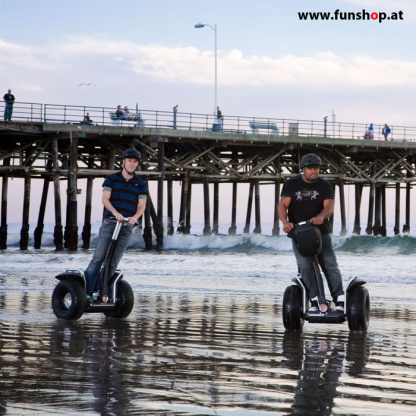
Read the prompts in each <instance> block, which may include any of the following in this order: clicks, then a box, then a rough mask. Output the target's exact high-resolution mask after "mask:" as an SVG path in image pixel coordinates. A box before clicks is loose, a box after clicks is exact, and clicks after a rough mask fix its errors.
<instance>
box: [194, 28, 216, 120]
mask: <svg viewBox="0 0 416 416" xmlns="http://www.w3.org/2000/svg"><path fill="white" fill-rule="evenodd" d="M205 26H208V27H210V28H211V29H212V30H213V31H214V34H215V106H214V114H216V111H217V24H216V23H215V25H214V26H212V25H209V24H207V23H197V24H196V25H195V26H194V27H195V29H200V28H202V27H205Z"/></svg>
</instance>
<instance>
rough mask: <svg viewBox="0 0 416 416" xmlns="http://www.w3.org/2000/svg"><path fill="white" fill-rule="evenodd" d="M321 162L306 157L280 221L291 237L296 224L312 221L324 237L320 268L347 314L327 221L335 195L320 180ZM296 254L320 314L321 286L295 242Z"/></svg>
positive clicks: (284, 196) (288, 188) (285, 195)
mask: <svg viewBox="0 0 416 416" xmlns="http://www.w3.org/2000/svg"><path fill="white" fill-rule="evenodd" d="M321 165H322V162H321V158H320V157H319V156H318V155H315V154H314V153H310V154H307V155H305V156H304V157H303V158H302V160H301V165H300V166H301V169H302V173H301V174H300V175H298V176H295V177H294V178H291V179H289V180H288V181H286V182H285V183H284V185H283V189H282V192H281V199H280V203H279V208H278V211H279V219H280V221H282V223H283V231H284V232H285V233H288V237H291V234H292V230H293V227H294V224H296V223H299V222H302V221H311V222H313V223H314V224H315V225H317V226H318V227H319V229H320V231H321V234H322V251H321V253H320V254H319V255H318V260H319V264H320V266H321V268H322V271H323V272H324V275H325V277H326V279H327V281H328V287H329V290H330V292H331V295H332V297H333V299H334V302H335V305H336V310H337V311H339V312H344V302H345V295H344V290H343V288H342V278H341V272H340V271H339V268H338V264H337V259H336V257H335V253H334V250H333V248H332V242H331V236H330V231H331V230H330V226H329V222H328V218H329V217H330V216H331V215H332V214H333V212H334V193H333V190H332V186H331V184H330V183H329V182H328V181H326V180H324V179H322V178H319V170H320V167H321ZM292 246H293V251H294V253H295V257H296V261H297V264H298V267H299V270H300V274H301V276H302V279H303V281H304V282H305V284H306V286H307V287H308V290H309V297H310V299H311V302H312V307H311V308H310V309H309V311H311V312H317V311H318V302H317V300H318V286H317V284H316V280H315V277H314V275H313V272H312V268H311V259H310V258H308V257H303V256H302V255H301V254H300V253H299V250H298V248H297V246H296V244H295V243H294V241H293V240H292Z"/></svg>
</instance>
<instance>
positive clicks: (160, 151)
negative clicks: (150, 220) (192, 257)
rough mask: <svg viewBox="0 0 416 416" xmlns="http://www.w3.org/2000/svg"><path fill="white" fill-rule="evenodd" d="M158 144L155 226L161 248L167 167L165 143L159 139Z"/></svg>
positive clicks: (158, 244) (159, 248) (157, 240)
mask: <svg viewBox="0 0 416 416" xmlns="http://www.w3.org/2000/svg"><path fill="white" fill-rule="evenodd" d="M157 146H158V153H157V170H158V171H159V173H160V176H159V177H158V178H157V222H156V224H154V226H153V227H154V230H155V234H156V248H157V249H158V250H161V249H162V248H163V171H164V169H165V164H164V157H165V143H164V142H163V141H159V143H158V144H157Z"/></svg>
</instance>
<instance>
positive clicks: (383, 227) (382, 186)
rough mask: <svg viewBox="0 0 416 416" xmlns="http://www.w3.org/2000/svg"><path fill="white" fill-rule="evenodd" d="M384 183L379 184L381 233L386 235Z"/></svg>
mask: <svg viewBox="0 0 416 416" xmlns="http://www.w3.org/2000/svg"><path fill="white" fill-rule="evenodd" d="M386 216H387V209H386V184H385V183H383V184H382V185H381V235H382V236H383V237H385V236H386V235H387V218H386Z"/></svg>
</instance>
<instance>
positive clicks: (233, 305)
mask: <svg viewBox="0 0 416 416" xmlns="http://www.w3.org/2000/svg"><path fill="white" fill-rule="evenodd" d="M273 241H275V240H273ZM285 244H286V243H285ZM0 257H1V258H0V261H1V271H0V414H5V415H29V414H30V415H48V414H50V415H58V414H59V415H80V414H82V415H178V416H179V415H187V416H190V415H193V416H194V415H225V416H228V415H232V416H236V415H237V416H240V415H241V416H245V415H247V416H253V415H256V416H257V415H259V416H260V415H262V416H269V415H369V416H370V415H371V416H374V415H379V416H382V415H383V416H385V415H414V414H415V408H416V407H415V405H416V394H415V392H416V329H415V328H416V326H415V321H416V302H415V300H416V289H415V288H414V284H412V281H413V280H412V279H413V277H412V270H413V261H412V259H411V257H412V256H410V255H406V256H403V257H401V258H400V268H401V272H399V271H398V268H396V269H394V273H392V274H390V275H388V273H387V271H388V270H389V264H391V262H392V259H393V257H388V256H386V255H377V256H375V255H374V256H368V255H367V256H365V257H360V256H359V255H356V254H353V255H351V254H345V253H339V255H338V260H339V262H340V264H341V267H342V269H343V270H344V271H345V274H346V275H347V274H348V273H349V272H350V271H352V270H360V272H361V274H362V275H366V277H367V278H368V284H367V287H368V290H369V292H370V296H371V319H370V327H369V330H368V331H367V332H366V333H351V332H350V331H349V329H348V325H347V323H344V324H341V325H331V324H309V323H305V326H304V330H303V332H301V333H288V332H285V330H284V327H283V323H282V298H283V292H284V289H285V287H286V286H287V285H288V284H290V278H291V277H292V274H293V273H292V272H293V267H292V266H293V263H294V259H293V255H292V253H290V252H288V253H286V254H285V253H280V254H279V255H271V254H270V253H260V252H258V253H241V252H238V253H235V252H228V253H227V252H222V253H220V252H209V253H208V252H197V253H190V252H189V251H181V252H174V251H165V252H163V253H154V252H153V253H140V257H139V259H140V262H139V263H138V257H137V253H134V252H131V251H130V252H127V253H126V255H125V258H124V259H123V270H124V271H125V275H126V277H125V278H126V280H127V281H129V283H130V284H131V285H132V287H133V290H134V294H135V306H134V308H133V311H132V313H131V314H130V316H129V317H128V318H127V319H124V320H115V319H109V318H105V317H104V316H103V314H84V315H83V316H82V317H81V318H80V319H79V320H78V321H75V322H67V321H62V320H58V319H57V318H56V317H55V315H54V314H53V312H52V309H51V306H50V303H51V302H50V301H51V294H52V291H53V288H54V286H55V285H56V283H57V281H56V280H55V279H54V276H55V275H56V274H57V272H60V271H62V270H65V269H70V268H75V267H77V266H80V265H83V264H86V263H87V262H88V259H89V258H90V257H91V252H90V251H85V252H83V251H80V252H79V253H72V254H71V253H56V252H54V251H52V250H49V251H48V250H45V251H37V252H34V251H32V252H27V253H19V252H18V251H15V252H13V251H8V252H7V253H1V254H0ZM395 258H396V260H397V256H396V255H395ZM370 264H372V265H373V264H377V268H376V270H375V269H374V268H373V269H374V270H373V269H370V266H369V265H370ZM366 267H367V268H366ZM390 268H391V267H390ZM370 270H373V272H370ZM382 276H384V277H382ZM393 276H395V277H394V278H393ZM394 279H395V280H394Z"/></svg>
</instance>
